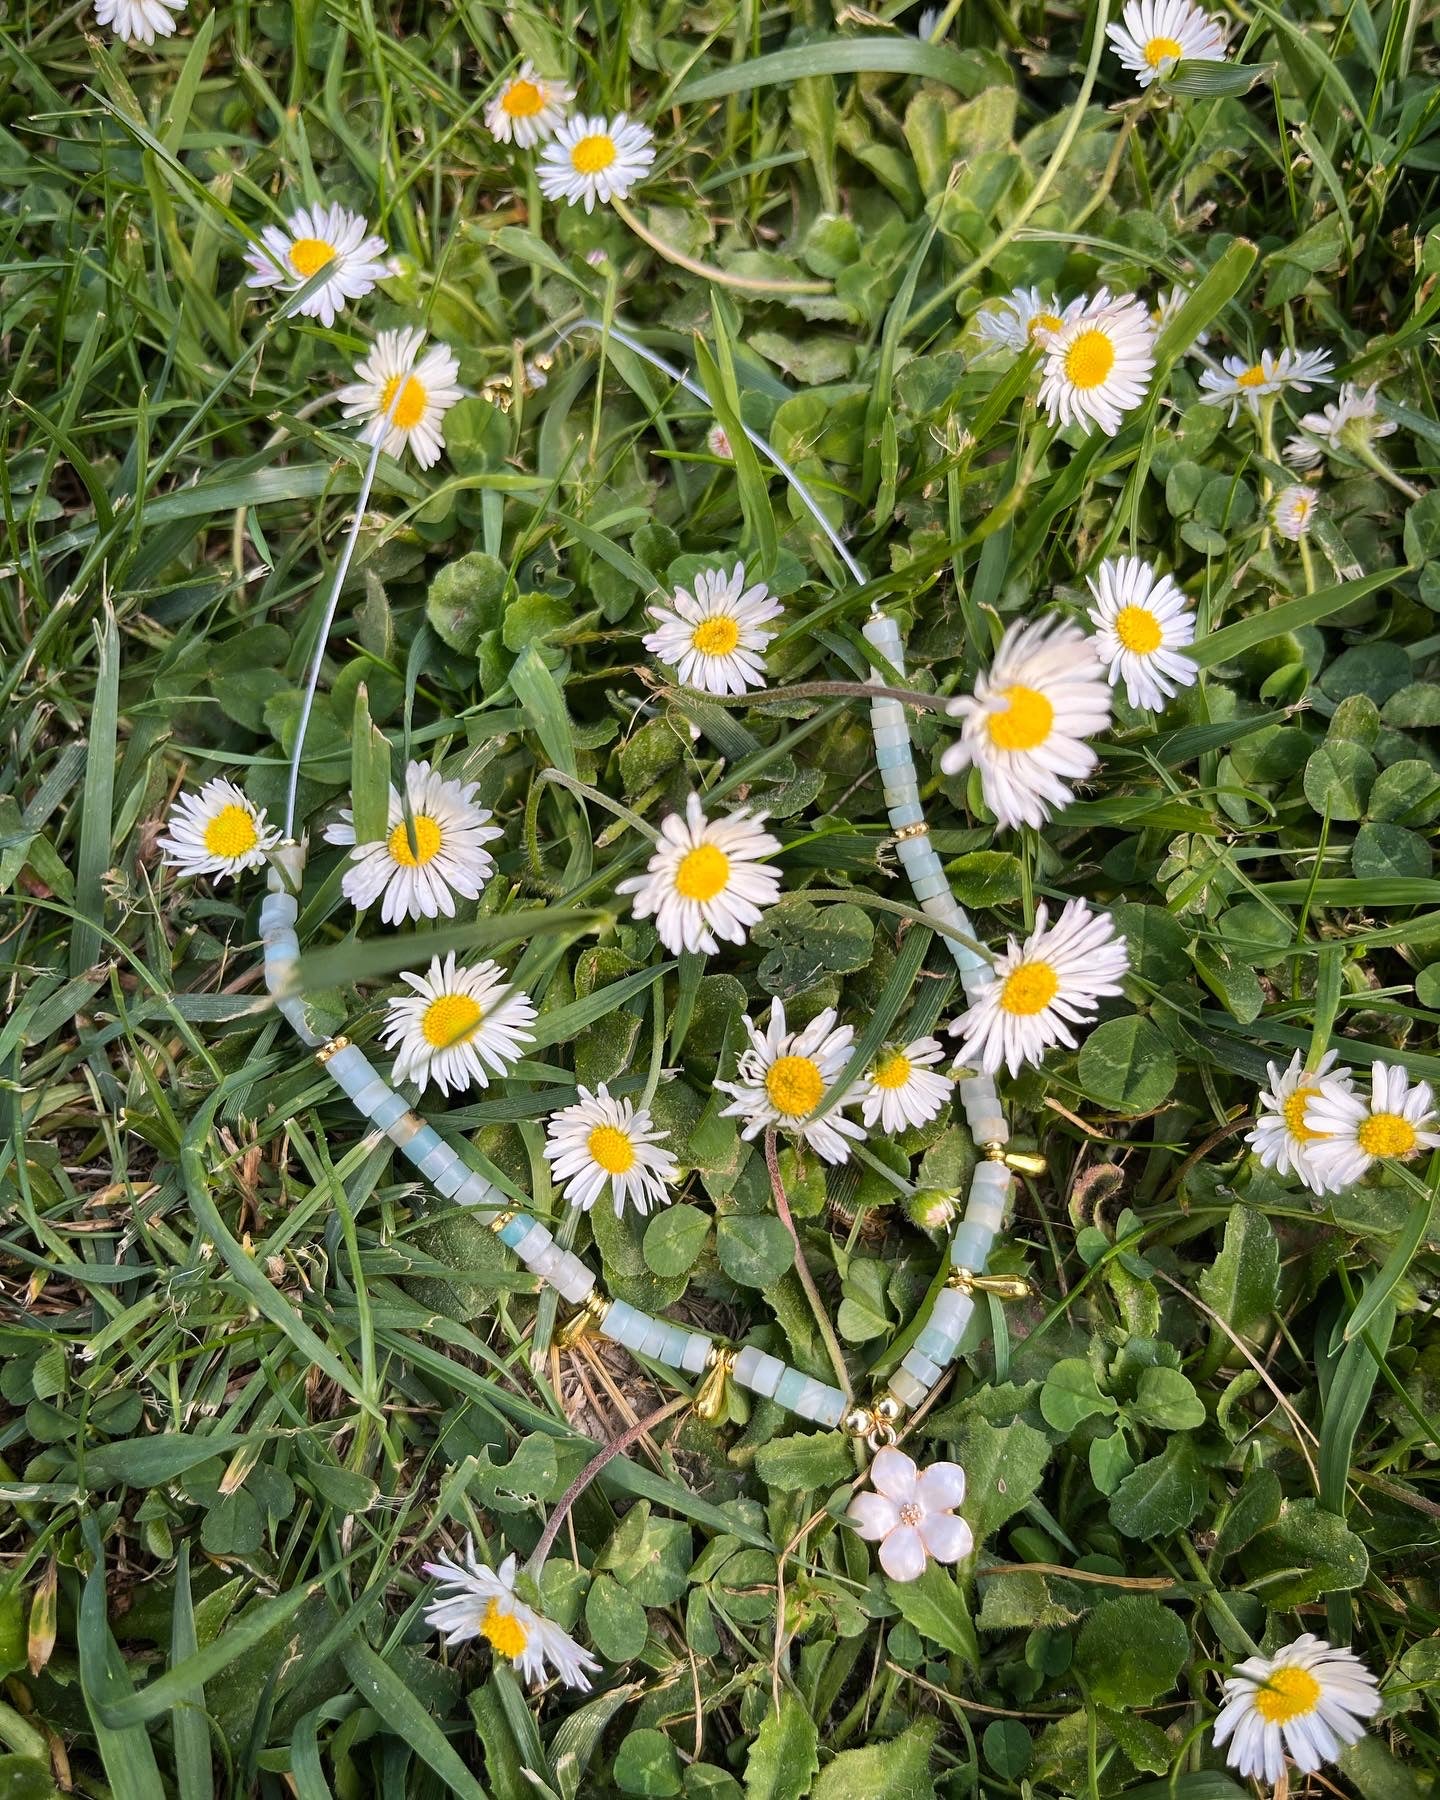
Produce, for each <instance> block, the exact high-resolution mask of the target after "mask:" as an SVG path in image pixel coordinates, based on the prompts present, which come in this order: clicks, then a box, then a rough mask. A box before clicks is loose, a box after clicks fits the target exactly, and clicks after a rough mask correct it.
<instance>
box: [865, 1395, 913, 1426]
mask: <svg viewBox="0 0 1440 1800" xmlns="http://www.w3.org/2000/svg"><path fill="white" fill-rule="evenodd" d="M904 1410H905V1408H904V1407H903V1406H902V1405H901V1404H900V1402H899V1401H898V1400H897V1399H896V1398H895V1396H894V1395H893V1394H882V1395H881V1396H880V1398H879V1399H878V1400H877V1401H876V1402H875V1404H874V1405H873V1406H872V1407H871V1408H870V1414H871V1417H872V1418H873V1419H874V1420H875V1421H876V1422H877V1424H880V1425H894V1424H895V1423H896V1422H897V1421H898V1420H899V1418H900V1415H901V1413H903V1412H904Z"/></svg>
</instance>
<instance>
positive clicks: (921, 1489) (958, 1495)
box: [915, 1462, 965, 1512]
mask: <svg viewBox="0 0 1440 1800" xmlns="http://www.w3.org/2000/svg"><path fill="white" fill-rule="evenodd" d="M915 1493H916V1498H917V1499H918V1500H919V1501H920V1504H921V1505H922V1506H923V1507H924V1508H925V1510H926V1511H927V1512H945V1511H946V1510H947V1509H951V1508H954V1507H957V1506H959V1505H960V1504H961V1502H962V1501H963V1500H964V1498H965V1471H964V1470H963V1469H962V1468H961V1467H960V1465H959V1463H953V1462H937V1463H931V1464H930V1466H929V1468H928V1469H922V1470H921V1471H920V1479H919V1481H918V1482H917V1483H916V1484H915Z"/></svg>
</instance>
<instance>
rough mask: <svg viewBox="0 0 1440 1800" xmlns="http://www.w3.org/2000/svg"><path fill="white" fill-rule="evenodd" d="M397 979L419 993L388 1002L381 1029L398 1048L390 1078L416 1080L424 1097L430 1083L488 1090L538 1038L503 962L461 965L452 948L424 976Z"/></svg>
mask: <svg viewBox="0 0 1440 1800" xmlns="http://www.w3.org/2000/svg"><path fill="white" fill-rule="evenodd" d="M400 979H401V980H402V981H403V982H406V983H407V984H408V985H409V986H410V987H412V988H413V989H414V990H415V991H414V993H413V994H406V995H405V996H404V997H403V998H402V999H399V1000H391V1001H390V1002H389V1003H388V1004H387V1006H386V1008H385V1026H384V1029H383V1031H382V1032H381V1034H380V1041H381V1042H382V1043H383V1044H384V1046H385V1048H386V1049H387V1050H394V1051H396V1052H397V1054H396V1057H395V1067H394V1068H393V1069H392V1070H391V1072H390V1074H391V1079H392V1080H393V1081H397V1082H399V1081H413V1082H414V1083H415V1085H416V1087H418V1088H419V1090H420V1092H421V1093H422V1094H423V1093H424V1092H425V1089H426V1088H427V1087H429V1085H430V1083H431V1082H432V1081H433V1082H434V1083H435V1085H436V1087H438V1088H439V1090H440V1092H441V1093H442V1094H450V1093H457V1094H458V1093H461V1092H463V1091H464V1090H465V1089H466V1088H468V1087H489V1085H490V1077H491V1075H503V1074H504V1073H505V1071H506V1070H507V1069H509V1068H510V1067H511V1066H512V1065H513V1064H515V1063H517V1062H518V1061H519V1060H520V1058H521V1056H523V1055H524V1052H525V1046H526V1044H528V1043H531V1042H532V1041H533V1036H532V1033H531V1031H530V1027H531V1026H532V1025H533V1024H534V1023H535V1008H534V1007H533V1006H532V1005H531V1004H530V999H529V996H528V995H526V994H522V993H521V992H520V991H519V990H518V989H517V988H512V987H511V986H510V985H509V984H508V983H507V981H506V979H505V971H504V970H503V969H502V968H501V967H500V965H499V963H496V962H490V961H488V960H487V961H486V962H481V963H473V964H470V965H468V966H465V965H458V966H457V964H456V961H455V952H454V951H453V950H452V951H451V952H450V954H449V955H448V956H447V957H446V958H445V960H444V962H443V963H442V962H441V960H440V958H439V957H438V956H436V957H432V958H431V960H430V967H429V969H428V970H427V971H426V972H425V974H423V975H411V974H409V973H406V974H402V975H401V977H400Z"/></svg>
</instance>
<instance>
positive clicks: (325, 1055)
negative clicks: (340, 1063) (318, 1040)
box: [315, 1037, 350, 1069]
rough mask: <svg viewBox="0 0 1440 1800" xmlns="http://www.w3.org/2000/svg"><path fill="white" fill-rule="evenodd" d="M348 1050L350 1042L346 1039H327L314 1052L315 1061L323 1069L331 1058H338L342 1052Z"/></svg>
mask: <svg viewBox="0 0 1440 1800" xmlns="http://www.w3.org/2000/svg"><path fill="white" fill-rule="evenodd" d="M349 1048H350V1040H349V1038H347V1037H333V1038H328V1039H327V1040H326V1041H325V1042H324V1043H323V1044H322V1045H321V1046H320V1048H319V1049H318V1050H317V1051H316V1052H315V1060H316V1062H317V1063H319V1065H320V1067H321V1068H322V1069H323V1068H324V1067H325V1065H326V1063H328V1062H329V1060H330V1058H331V1057H332V1056H338V1055H339V1054H340V1052H341V1051H342V1050H348V1049H349Z"/></svg>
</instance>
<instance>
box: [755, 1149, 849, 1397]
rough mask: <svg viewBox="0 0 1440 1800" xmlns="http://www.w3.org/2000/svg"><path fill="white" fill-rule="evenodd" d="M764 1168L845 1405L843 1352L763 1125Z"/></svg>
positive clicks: (846, 1373)
mask: <svg viewBox="0 0 1440 1800" xmlns="http://www.w3.org/2000/svg"><path fill="white" fill-rule="evenodd" d="M765 1167H766V1168H767V1169H768V1170H769V1171H770V1192H771V1194H772V1195H773V1196H774V1199H775V1211H776V1214H777V1216H778V1217H779V1220H780V1223H781V1224H782V1225H783V1226H784V1227H785V1229H786V1230H787V1231H788V1232H789V1233H790V1242H791V1243H792V1244H793V1245H794V1246H795V1273H796V1274H797V1275H798V1276H799V1277H800V1285H801V1287H802V1288H804V1290H805V1298H806V1299H807V1300H808V1301H809V1302H810V1311H811V1312H812V1313H813V1314H814V1315H815V1326H816V1329H817V1330H818V1331H819V1333H820V1336H821V1338H822V1339H823V1341H824V1344H825V1351H826V1354H827V1355H828V1356H829V1358H830V1366H831V1368H832V1369H834V1371H835V1383H836V1386H837V1387H838V1388H839V1389H840V1392H841V1393H842V1394H844V1396H845V1399H846V1401H847V1402H848V1401H849V1400H850V1399H851V1398H852V1390H851V1387H850V1371H849V1370H848V1369H847V1368H846V1367H845V1353H844V1351H843V1350H842V1349H841V1348H840V1340H839V1339H838V1338H837V1337H836V1335H835V1327H834V1326H833V1325H832V1324H831V1323H830V1313H829V1310H828V1309H827V1307H826V1305H825V1302H824V1300H823V1299H822V1298H821V1295H820V1290H819V1288H817V1287H816V1285H815V1277H814V1276H813V1275H812V1274H811V1273H810V1265H809V1263H807V1262H806V1260H805V1252H804V1250H803V1249H802V1248H801V1246H800V1233H799V1232H798V1231H796V1229H795V1221H794V1219H792V1218H791V1216H790V1202H789V1201H788V1200H787V1199H786V1198H785V1183H784V1181H783V1180H782V1179H781V1175H780V1151H779V1147H778V1145H777V1144H776V1140H775V1127H774V1126H773V1125H770V1126H767V1128H766V1131H765Z"/></svg>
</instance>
